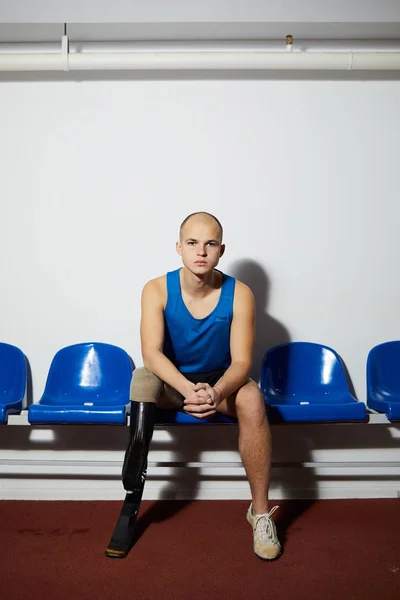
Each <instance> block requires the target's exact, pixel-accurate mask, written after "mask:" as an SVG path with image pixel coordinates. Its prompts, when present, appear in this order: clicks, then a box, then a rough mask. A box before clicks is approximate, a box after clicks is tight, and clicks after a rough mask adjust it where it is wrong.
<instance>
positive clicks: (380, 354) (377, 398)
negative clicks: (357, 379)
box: [367, 340, 400, 421]
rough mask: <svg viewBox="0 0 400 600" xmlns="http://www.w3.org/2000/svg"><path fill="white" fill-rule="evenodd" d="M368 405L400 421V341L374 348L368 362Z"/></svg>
mask: <svg viewBox="0 0 400 600" xmlns="http://www.w3.org/2000/svg"><path fill="white" fill-rule="evenodd" d="M367 405H368V406H369V407H370V408H372V409H373V410H376V411H377V412H381V413H386V417H387V418H388V420H389V421H400V340H394V341H390V342H384V343H382V344H378V345H377V346H374V348H372V349H371V350H370V352H369V354H368V360H367Z"/></svg>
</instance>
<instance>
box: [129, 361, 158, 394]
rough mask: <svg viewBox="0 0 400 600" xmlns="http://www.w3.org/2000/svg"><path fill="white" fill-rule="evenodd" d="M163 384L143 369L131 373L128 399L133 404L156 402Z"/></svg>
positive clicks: (155, 376)
mask: <svg viewBox="0 0 400 600" xmlns="http://www.w3.org/2000/svg"><path fill="white" fill-rule="evenodd" d="M162 387H163V382H162V381H161V379H159V378H158V377H157V375H154V374H153V373H151V372H150V371H149V370H148V369H146V368H145V367H140V368H138V369H135V370H134V371H133V373H132V381H131V389H130V394H129V398H130V400H131V401H133V402H157V400H158V398H159V397H160V395H161V392H162Z"/></svg>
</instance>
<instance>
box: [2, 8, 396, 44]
mask: <svg viewBox="0 0 400 600" xmlns="http://www.w3.org/2000/svg"><path fill="white" fill-rule="evenodd" d="M64 24H66V29H67V34H68V37H69V38H70V40H71V41H72V42H74V41H76V42H79V41H88V42H93V41H96V42H108V41H116V42H118V41H138V40H150V41H160V40H166V41H174V40H177V41H179V40H192V41H193V40H199V41H201V40H207V41H209V40H250V41H251V40H281V39H282V40H283V39H284V38H285V36H286V35H287V34H292V35H293V36H294V38H295V39H298V40H400V0H302V1H301V2H299V1H298V0H269V1H266V0H147V1H146V0H113V2H110V1H109V0H96V2H93V0H63V1H61V0H19V1H18V2H16V1H15V0H0V43H13V42H17V43H21V42H26V43H33V42H56V41H59V40H60V38H61V36H62V35H63V33H64Z"/></svg>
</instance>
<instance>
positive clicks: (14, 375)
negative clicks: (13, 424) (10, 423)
mask: <svg viewBox="0 0 400 600" xmlns="http://www.w3.org/2000/svg"><path fill="white" fill-rule="evenodd" d="M25 390H26V360H25V356H24V353H23V352H22V351H21V350H20V349H19V348H17V347H16V346H12V345H11V344H5V343H3V342H0V423H7V418H8V415H11V414H19V413H20V412H21V410H22V409H23V402H24V398H25Z"/></svg>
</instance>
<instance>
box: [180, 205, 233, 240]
mask: <svg viewBox="0 0 400 600" xmlns="http://www.w3.org/2000/svg"><path fill="white" fill-rule="evenodd" d="M192 219H193V220H194V219H196V220H197V221H200V222H202V223H207V222H210V221H213V222H214V223H216V224H217V226H218V229H219V231H220V240H219V241H220V242H222V234H223V231H222V225H221V223H220V222H219V221H218V219H217V217H214V215H212V214H211V213H208V212H195V213H192V214H190V215H189V216H188V217H186V219H185V220H184V221H182V224H181V226H180V229H179V239H180V240H182V238H183V230H184V227H185V225H186V224H187V223H188V221H189V220H192Z"/></svg>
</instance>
